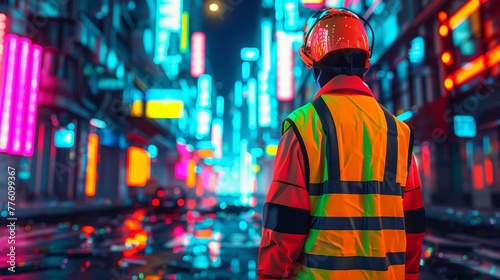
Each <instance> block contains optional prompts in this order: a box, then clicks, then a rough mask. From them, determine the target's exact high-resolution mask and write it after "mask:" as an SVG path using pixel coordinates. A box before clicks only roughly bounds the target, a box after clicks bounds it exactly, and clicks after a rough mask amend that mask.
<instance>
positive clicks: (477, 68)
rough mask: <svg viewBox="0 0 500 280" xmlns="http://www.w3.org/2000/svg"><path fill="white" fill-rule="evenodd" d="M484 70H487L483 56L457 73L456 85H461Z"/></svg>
mask: <svg viewBox="0 0 500 280" xmlns="http://www.w3.org/2000/svg"><path fill="white" fill-rule="evenodd" d="M484 70H486V65H485V58H484V55H482V56H480V57H478V58H476V59H474V60H473V61H471V62H469V63H467V64H466V65H464V66H463V67H462V68H460V69H458V70H457V71H456V72H455V84H457V85H461V84H463V83H465V82H466V81H468V80H469V79H470V78H472V77H475V76H476V75H478V74H479V73H481V72H483V71H484Z"/></svg>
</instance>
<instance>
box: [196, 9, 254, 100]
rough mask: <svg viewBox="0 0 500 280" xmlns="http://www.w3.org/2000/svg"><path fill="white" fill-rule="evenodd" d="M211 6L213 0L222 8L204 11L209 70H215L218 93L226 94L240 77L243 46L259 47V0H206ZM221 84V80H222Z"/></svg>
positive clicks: (214, 75) (212, 71)
mask: <svg viewBox="0 0 500 280" xmlns="http://www.w3.org/2000/svg"><path fill="white" fill-rule="evenodd" d="M203 2H204V5H203V8H204V10H205V11H207V10H208V5H209V4H210V3H212V2H215V3H218V4H219V6H220V7H221V9H220V10H219V11H218V12H217V13H215V14H214V13H209V12H205V13H204V15H205V18H204V22H205V24H204V29H205V32H206V34H207V35H206V36H207V60H208V63H209V65H207V67H208V68H207V71H209V72H211V73H213V77H214V82H215V83H217V82H220V83H222V87H217V92H218V94H222V95H224V96H225V95H227V94H228V93H229V92H230V91H231V89H232V88H233V87H234V81H235V80H236V79H237V78H238V77H241V63H242V61H241V58H240V51H241V48H243V47H259V45H260V42H259V40H258V38H259V36H258V34H257V33H256V32H259V30H260V25H259V22H258V12H259V10H260V7H261V4H260V2H261V1H260V0H213V1H212V0H204V1H203ZM219 86H220V84H219Z"/></svg>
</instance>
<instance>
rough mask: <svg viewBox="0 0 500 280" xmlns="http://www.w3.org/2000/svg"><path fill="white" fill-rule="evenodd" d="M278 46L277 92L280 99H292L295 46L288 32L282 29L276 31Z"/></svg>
mask: <svg viewBox="0 0 500 280" xmlns="http://www.w3.org/2000/svg"><path fill="white" fill-rule="evenodd" d="M276 37H277V40H278V42H277V44H278V45H277V48H278V54H277V55H278V63H277V65H278V69H277V70H278V73H277V75H278V78H277V89H276V91H277V94H276V98H277V99H278V100H279V101H292V100H293V92H294V84H293V83H294V81H293V48H292V42H291V41H290V38H289V37H288V35H287V34H285V33H284V32H282V31H278V32H276Z"/></svg>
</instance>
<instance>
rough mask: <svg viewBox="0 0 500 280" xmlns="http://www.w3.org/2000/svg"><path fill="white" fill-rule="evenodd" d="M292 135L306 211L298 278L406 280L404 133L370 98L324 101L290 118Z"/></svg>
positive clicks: (407, 159) (407, 142) (407, 156)
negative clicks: (302, 172)
mask: <svg viewBox="0 0 500 280" xmlns="http://www.w3.org/2000/svg"><path fill="white" fill-rule="evenodd" d="M290 128H292V129H294V130H295V133H296V135H297V138H298V139H299V143H300V144H301V148H302V151H303V153H304V157H305V159H306V160H305V162H306V165H307V166H306V173H308V174H306V178H308V179H309V180H308V186H307V188H308V192H309V198H310V206H311V210H310V214H311V219H310V220H311V224H310V231H309V236H308V238H307V240H306V242H305V245H304V252H303V254H302V256H301V259H300V264H298V266H297V269H299V271H300V272H299V273H298V275H297V278H298V279H384V280H385V279H394V280H396V279H404V259H405V258H404V255H405V251H406V235H405V224H404V212H403V202H402V199H403V194H404V186H405V184H406V179H407V177H408V170H409V165H410V163H411V152H412V149H411V148H412V144H413V143H412V134H411V130H410V129H409V128H408V126H407V125H406V124H405V123H403V122H400V121H398V120H396V119H395V118H394V116H393V115H392V114H390V113H389V112H388V111H387V110H386V109H385V108H383V107H382V106H380V105H379V104H378V103H377V101H376V100H375V99H374V98H372V97H368V96H357V95H356V96H353V95H349V96H347V95H323V96H320V97H318V98H316V99H315V100H314V101H313V102H312V103H308V104H306V105H305V106H303V107H301V108H299V109H297V110H295V111H294V112H292V114H290V116H289V117H288V118H287V119H286V120H285V122H284V123H283V132H285V131H286V130H287V129H290ZM379 147H380V148H379Z"/></svg>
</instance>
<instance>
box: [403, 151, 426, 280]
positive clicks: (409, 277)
mask: <svg viewBox="0 0 500 280" xmlns="http://www.w3.org/2000/svg"><path fill="white" fill-rule="evenodd" d="M403 208H404V215H405V228H406V271H405V273H406V274H405V280H418V277H419V269H420V258H421V254H422V240H423V239H424V234H425V210H424V206H423V202H422V188H421V185H420V177H419V175H418V169H417V165H416V162H415V157H414V156H413V157H412V160H411V166H410V172H409V174H408V180H407V182H406V187H405V194H404V198H403Z"/></svg>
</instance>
